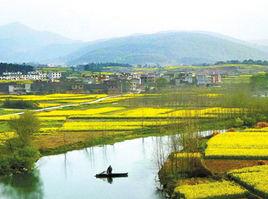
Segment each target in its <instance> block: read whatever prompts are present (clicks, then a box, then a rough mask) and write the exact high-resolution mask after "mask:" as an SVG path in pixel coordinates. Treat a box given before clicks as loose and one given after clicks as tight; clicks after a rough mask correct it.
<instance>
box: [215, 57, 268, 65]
mask: <svg viewBox="0 0 268 199" xmlns="http://www.w3.org/2000/svg"><path fill="white" fill-rule="evenodd" d="M222 64H253V65H265V66H268V61H263V60H253V59H246V60H244V61H239V60H229V61H219V62H216V63H215V65H222Z"/></svg>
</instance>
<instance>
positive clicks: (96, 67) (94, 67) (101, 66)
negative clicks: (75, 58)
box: [78, 63, 132, 71]
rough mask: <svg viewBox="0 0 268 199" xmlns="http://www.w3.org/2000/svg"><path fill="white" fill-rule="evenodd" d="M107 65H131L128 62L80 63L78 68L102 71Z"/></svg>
mask: <svg viewBox="0 0 268 199" xmlns="http://www.w3.org/2000/svg"><path fill="white" fill-rule="evenodd" d="M107 67H132V65H130V64H120V63H89V64H86V65H80V66H78V68H79V69H80V70H85V71H102V70H103V69H104V68H107Z"/></svg>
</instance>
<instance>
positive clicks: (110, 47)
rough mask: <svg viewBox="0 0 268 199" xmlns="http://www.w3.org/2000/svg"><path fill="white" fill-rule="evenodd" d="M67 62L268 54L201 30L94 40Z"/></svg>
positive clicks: (191, 60) (190, 60) (208, 59)
mask: <svg viewBox="0 0 268 199" xmlns="http://www.w3.org/2000/svg"><path fill="white" fill-rule="evenodd" d="M66 59H67V60H68V62H69V63H72V64H82V63H91V62H95V63H96V62H117V63H130V64H145V63H160V64H199V63H215V62H217V61H226V60H244V59H255V60H258V59H261V60H267V59H268V53H266V52H264V51H262V50H259V49H257V48H254V47H252V46H251V45H247V43H246V42H243V41H240V40H236V39H233V38H230V37H224V36H222V35H219V36H217V34H210V33H204V32H164V33H156V34H148V35H138V36H129V37H123V38H116V39H110V40H106V41H101V42H94V43H92V44H88V45H87V46H86V47H84V48H81V49H80V50H78V51H76V52H75V53H72V54H70V55H69V56H68V57H67V58H66Z"/></svg>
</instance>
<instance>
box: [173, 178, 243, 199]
mask: <svg viewBox="0 0 268 199" xmlns="http://www.w3.org/2000/svg"><path fill="white" fill-rule="evenodd" d="M175 193H177V194H179V195H180V198H187V199H188V198H189V199H205V198H221V199H231V198H236V199H237V198H247V196H248V191H247V190H246V189H243V188H242V187H240V186H239V185H237V184H235V183H232V182H229V181H214V182H213V181H212V182H211V181H208V182H206V183H200V184H195V185H181V186H179V187H177V188H176V189H175Z"/></svg>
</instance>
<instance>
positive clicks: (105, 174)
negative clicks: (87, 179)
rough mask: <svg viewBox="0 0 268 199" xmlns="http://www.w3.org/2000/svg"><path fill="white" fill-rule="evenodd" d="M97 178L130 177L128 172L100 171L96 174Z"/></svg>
mask: <svg viewBox="0 0 268 199" xmlns="http://www.w3.org/2000/svg"><path fill="white" fill-rule="evenodd" d="M95 177H96V178H122V177H128V173H111V174H107V173H105V172H102V173H99V174H96V175H95Z"/></svg>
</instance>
